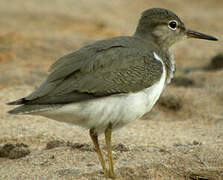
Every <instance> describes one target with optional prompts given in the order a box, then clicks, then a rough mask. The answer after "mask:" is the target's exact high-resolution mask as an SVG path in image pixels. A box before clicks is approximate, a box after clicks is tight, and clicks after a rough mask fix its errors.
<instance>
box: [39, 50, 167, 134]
mask: <svg viewBox="0 0 223 180" xmlns="http://www.w3.org/2000/svg"><path fill="white" fill-rule="evenodd" d="M154 57H155V58H156V59H157V60H159V61H161V60H160V58H159V57H158V56H157V55H156V54H154ZM161 62H162V61H161ZM162 64H163V62H162ZM165 80H166V70H165V67H164V66H163V74H162V76H161V78H160V81H158V82H157V83H155V84H154V85H153V86H151V87H149V88H147V89H144V90H142V91H139V92H137V93H129V94H120V95H113V96H110V97H104V98H98V99H93V100H89V101H85V102H80V103H71V104H66V105H64V106H62V107H60V108H56V109H52V110H48V111H42V112H39V113H38V115H42V116H45V117H48V118H51V119H54V120H57V121H61V122H66V123H71V124H74V125H79V126H82V127H84V128H87V129H90V128H95V130H96V131H97V132H98V133H99V134H100V133H102V132H104V130H105V128H106V127H107V126H108V124H109V123H112V128H113V129H117V128H120V127H123V126H124V125H126V124H127V123H129V122H131V121H133V120H136V119H137V118H140V117H141V116H143V115H144V114H145V113H147V112H149V111H150V110H151V109H152V107H153V105H154V104H155V103H156V101H157V100H158V98H159V96H160V94H161V92H162V90H163V88H164V85H165Z"/></svg>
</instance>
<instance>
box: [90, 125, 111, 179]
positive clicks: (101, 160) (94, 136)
mask: <svg viewBox="0 0 223 180" xmlns="http://www.w3.org/2000/svg"><path fill="white" fill-rule="evenodd" d="M89 134H90V136H91V139H92V141H93V143H94V146H95V149H96V151H97V154H98V159H99V161H100V163H101V166H102V168H103V171H104V174H105V176H108V171H107V168H106V165H105V161H104V158H103V155H102V153H101V149H100V146H99V143H98V135H97V134H95V133H94V129H90V131H89Z"/></svg>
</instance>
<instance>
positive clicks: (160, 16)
mask: <svg viewBox="0 0 223 180" xmlns="http://www.w3.org/2000/svg"><path fill="white" fill-rule="evenodd" d="M135 35H136V36H140V37H142V38H144V39H147V38H150V39H151V40H154V41H155V42H156V43H157V44H158V45H159V46H160V47H161V48H163V49H169V48H170V46H171V45H173V44H174V43H176V42H178V41H180V40H182V39H186V38H199V39H206V40H214V41H216V40H217V38H215V37H213V36H210V35H206V34H203V33H200V32H197V31H194V30H190V29H188V28H186V26H185V25H184V23H183V22H182V21H181V20H180V18H179V17H178V16H177V15H176V14H175V13H173V12H172V11H170V10H167V9H162V8H152V9H147V10H145V11H144V12H143V13H142V15H141V17H140V20H139V23H138V26H137V29H136V32H135Z"/></svg>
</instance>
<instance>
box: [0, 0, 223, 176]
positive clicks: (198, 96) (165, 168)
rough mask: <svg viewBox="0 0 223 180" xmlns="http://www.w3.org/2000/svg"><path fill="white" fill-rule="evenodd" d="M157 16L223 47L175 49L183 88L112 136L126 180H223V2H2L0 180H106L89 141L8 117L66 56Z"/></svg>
mask: <svg viewBox="0 0 223 180" xmlns="http://www.w3.org/2000/svg"><path fill="white" fill-rule="evenodd" d="M151 7H164V8H169V9H172V10H173V11H174V12H176V13H177V14H178V15H179V16H180V17H181V18H182V19H183V20H184V22H185V24H186V25H187V26H188V27H190V28H192V29H196V30H198V31H202V32H205V33H207V34H211V35H214V36H216V37H218V38H219V39H220V41H218V42H208V41H201V40H187V41H184V42H182V43H179V44H177V45H176V46H175V47H174V48H173V50H172V51H173V53H174V55H175V60H176V64H177V72H176V74H175V75H176V79H175V80H174V82H173V83H172V84H171V85H169V86H168V87H167V88H166V89H165V91H164V93H163V94H162V97H161V98H160V100H159V102H158V103H157V104H156V106H155V107H154V108H153V110H152V111H151V112H150V113H149V114H147V115H145V116H144V117H143V118H142V119H141V120H137V121H135V122H133V123H131V124H129V125H127V126H126V127H125V128H123V129H121V130H119V131H116V132H114V134H113V139H112V143H113V154H114V161H115V171H116V173H117V179H200V180H204V179H205V180H206V179H223V151H222V147H223V110H222V107H223V81H222V77H223V70H221V69H219V70H212V71H206V70H204V68H203V67H205V66H207V65H208V64H209V63H210V62H211V59H212V57H214V56H215V55H217V54H219V53H223V48H222V47H223V41H222V40H221V39H223V35H222V34H223V21H222V19H223V1H222V0H212V1H211V0H209V1H202V0H197V1H194V0H188V1H177V0H166V1H162V0H158V1H155V0H151V1H146V0H140V1H132V0H116V1H105V0H104V1H91V0H79V1H74V0H63V1H60V0H49V1H44V0H39V1H35V0H20V1H9V0H1V1H0V24H1V27H0V73H1V75H0V103H1V110H0V144H1V145H0V156H1V157H0V179H106V178H104V176H103V174H102V171H101V166H100V164H99V163H98V160H97V154H96V152H95V151H94V148H93V145H92V142H91V140H90V138H89V136H88V131H86V130H84V129H81V128H79V127H76V126H71V125H67V124H63V123H58V122H55V121H53V120H49V119H46V118H42V117H37V116H36V117H33V116H12V115H9V114H7V111H8V110H9V109H10V108H11V107H9V106H6V105H5V103H6V102H8V101H11V100H15V99H17V98H20V97H22V96H25V95H27V94H28V93H30V92H31V91H32V90H33V89H34V88H35V87H37V86H38V85H39V83H40V82H41V80H43V79H44V77H45V76H46V75H47V69H48V68H49V66H50V64H51V63H52V62H54V61H55V60H56V59H57V58H59V57H60V56H62V55H64V54H66V53H68V52H71V51H73V50H75V49H76V48H78V47H79V46H81V45H83V44H85V43H88V42H92V41H94V40H97V39H103V38H107V37H112V36H117V35H122V34H123V35H127V34H131V33H133V31H134V29H135V26H136V23H137V20H138V17H139V14H140V12H141V11H142V10H144V9H147V8H151ZM221 60H222V61H223V59H221ZM186 72H187V73H186ZM100 142H101V146H102V148H103V151H104V152H105V142H104V138H103V137H100Z"/></svg>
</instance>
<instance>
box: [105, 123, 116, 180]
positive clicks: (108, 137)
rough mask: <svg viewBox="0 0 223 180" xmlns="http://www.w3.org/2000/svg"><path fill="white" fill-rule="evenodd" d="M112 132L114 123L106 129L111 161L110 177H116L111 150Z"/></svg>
mask: <svg viewBox="0 0 223 180" xmlns="http://www.w3.org/2000/svg"><path fill="white" fill-rule="evenodd" d="M111 134H112V124H111V123H110V124H109V125H108V127H107V128H106V130H105V141H106V146H107V153H108V163H109V177H111V178H114V177H115V173H114V168H113V159H112V151H111Z"/></svg>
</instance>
